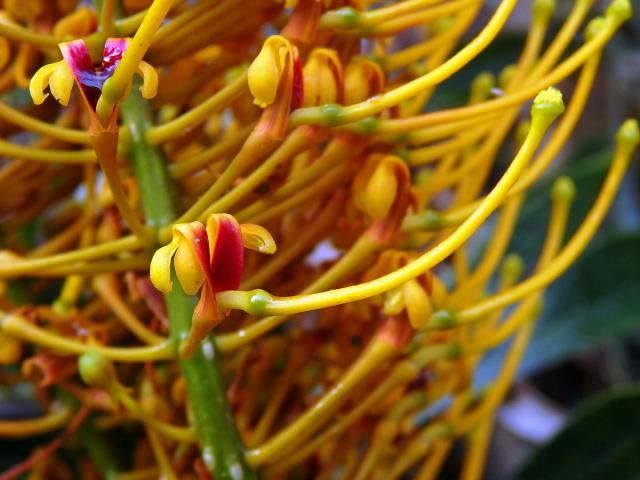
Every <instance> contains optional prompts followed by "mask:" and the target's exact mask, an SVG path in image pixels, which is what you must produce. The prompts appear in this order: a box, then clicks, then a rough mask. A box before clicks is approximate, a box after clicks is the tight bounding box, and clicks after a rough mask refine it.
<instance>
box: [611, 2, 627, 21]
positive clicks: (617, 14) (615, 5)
mask: <svg viewBox="0 0 640 480" xmlns="http://www.w3.org/2000/svg"><path fill="white" fill-rule="evenodd" d="M632 15H633V7H632V6H631V2H630V1H629V0H613V1H612V2H611V3H610V4H609V6H608V7H607V12H606V16H607V17H614V18H615V19H616V20H618V21H620V22H624V21H625V20H629V19H630V18H631V16H632Z"/></svg>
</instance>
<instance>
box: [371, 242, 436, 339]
mask: <svg viewBox="0 0 640 480" xmlns="http://www.w3.org/2000/svg"><path fill="white" fill-rule="evenodd" d="M412 260H413V258H412V256H411V255H410V254H409V253H408V252H406V251H401V250H386V251H385V252H383V253H382V255H380V257H379V258H378V261H377V262H376V263H375V264H374V265H373V266H372V267H371V268H370V269H369V270H367V272H366V273H365V275H364V278H363V279H364V280H365V281H368V280H373V279H375V278H378V277H380V276H382V275H386V274H388V273H390V272H395V271H396V270H399V269H400V268H402V267H404V266H406V265H408V264H409V263H411V261H412ZM443 288H444V287H443V285H442V282H441V281H440V280H439V279H438V278H437V277H436V276H435V275H434V274H433V273H432V272H431V271H427V272H425V273H424V274H422V275H419V276H418V277H416V278H414V279H412V280H409V281H408V282H406V283H404V284H402V285H400V286H399V287H397V288H394V289H392V290H390V291H388V292H386V293H385V294H384V295H382V296H381V298H380V300H381V306H382V311H383V313H384V314H385V315H393V316H401V315H405V316H406V318H407V319H408V320H409V323H410V324H411V326H412V327H413V328H414V329H416V330H418V329H420V328H422V327H424V325H425V324H426V323H427V320H429V317H430V316H431V313H432V312H433V304H437V305H440V304H442V303H443V302H444V296H445V295H446V290H445V291H443Z"/></svg>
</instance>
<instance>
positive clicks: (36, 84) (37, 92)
mask: <svg viewBox="0 0 640 480" xmlns="http://www.w3.org/2000/svg"><path fill="white" fill-rule="evenodd" d="M60 63H61V62H56V63H49V64H47V65H45V66H44V67H41V68H40V69H39V70H38V71H37V72H36V73H35V74H34V75H33V77H31V82H29V93H30V94H31V98H32V99H33V103H35V104H36V105H40V104H41V103H42V102H44V101H45V100H46V98H47V97H48V96H49V94H48V93H44V90H45V89H46V88H47V87H48V86H49V79H50V78H51V75H53V72H55V71H56V69H57V68H58V65H59V64H60Z"/></svg>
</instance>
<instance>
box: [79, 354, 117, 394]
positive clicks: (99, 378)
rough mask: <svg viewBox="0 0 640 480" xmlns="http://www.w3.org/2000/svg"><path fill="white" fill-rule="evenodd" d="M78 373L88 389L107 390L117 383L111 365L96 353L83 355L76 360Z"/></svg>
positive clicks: (114, 371)
mask: <svg viewBox="0 0 640 480" xmlns="http://www.w3.org/2000/svg"><path fill="white" fill-rule="evenodd" d="M78 371H79V372H80V377H81V378H82V381H83V382H84V383H86V384H87V385H88V386H90V387H95V388H100V389H103V390H109V389H110V388H111V387H112V386H113V385H114V383H116V382H117V381H118V380H117V377H116V370H115V368H114V367H113V363H111V361H110V360H108V359H107V358H105V357H104V356H103V355H102V354H100V353H98V352H86V353H83V354H82V355H81V356H80V358H78Z"/></svg>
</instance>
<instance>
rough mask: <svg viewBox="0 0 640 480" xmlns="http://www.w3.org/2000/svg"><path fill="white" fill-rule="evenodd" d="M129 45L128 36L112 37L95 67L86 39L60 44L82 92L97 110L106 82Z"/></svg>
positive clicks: (92, 107) (93, 108)
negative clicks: (99, 62) (97, 65)
mask: <svg viewBox="0 0 640 480" xmlns="http://www.w3.org/2000/svg"><path fill="white" fill-rule="evenodd" d="M128 45H129V40H128V39H126V38H110V39H109V40H107V41H106V43H105V45H104V53H103V58H102V62H101V64H100V66H99V67H97V68H96V67H94V65H93V60H91V56H90V55H89V49H88V48H87V44H86V43H85V42H84V40H74V41H72V42H66V43H61V44H60V51H61V52H62V57H63V58H64V60H65V62H67V65H69V68H70V69H71V73H72V74H73V77H74V78H75V80H76V83H77V84H78V87H79V88H80V91H81V92H82V96H83V97H84V99H85V101H86V102H87V104H88V105H89V106H90V107H91V109H92V110H94V111H95V109H96V103H97V102H98V98H99V97H100V94H101V93H102V87H103V86H104V82H106V81H107V79H108V78H109V77H111V75H113V71H114V70H115V68H116V67H117V66H118V64H119V63H120V60H121V59H122V55H123V54H124V51H125V50H126V49H127V46H128Z"/></svg>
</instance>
